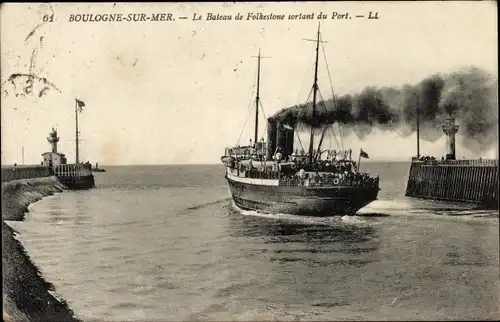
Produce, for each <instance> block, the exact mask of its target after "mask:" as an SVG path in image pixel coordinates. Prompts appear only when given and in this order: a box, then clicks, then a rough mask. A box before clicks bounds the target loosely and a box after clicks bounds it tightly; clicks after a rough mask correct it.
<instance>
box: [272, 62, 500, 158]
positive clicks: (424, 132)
mask: <svg viewBox="0 0 500 322" xmlns="http://www.w3.org/2000/svg"><path fill="white" fill-rule="evenodd" d="M497 87H498V81H497V79H496V78H494V77H493V76H492V75H491V74H489V73H488V72H486V71H484V70H481V69H479V68H476V67H468V68H463V69H460V70H458V71H456V72H453V73H450V74H445V75H443V74H435V75H432V76H429V77H427V78H426V79H424V80H422V81H421V82H419V83H418V84H414V85H408V84H407V85H404V86H401V87H399V88H392V87H382V88H378V87H373V86H370V87H367V88H365V89H364V90H362V91H361V92H360V93H357V94H349V95H344V96H341V97H338V98H336V99H335V100H333V99H329V100H327V101H325V102H319V103H318V104H317V106H316V111H315V113H314V116H313V113H312V103H308V104H301V105H296V106H292V107H290V108H286V109H283V110H281V111H279V112H277V113H276V114H275V115H273V116H271V118H274V119H278V120H280V121H281V122H283V123H287V124H289V125H292V126H295V127H298V128H310V127H313V128H320V127H323V126H325V125H329V124H333V123H334V122H339V123H341V124H343V125H344V128H345V129H346V128H347V131H348V132H351V131H353V132H354V133H355V134H356V136H357V137H358V138H360V139H363V138H365V137H366V136H367V135H369V134H370V133H371V131H372V130H373V129H374V128H378V129H382V130H387V131H396V132H397V133H399V135H401V136H408V135H410V134H412V133H413V132H415V131H416V128H417V126H416V119H417V114H418V117H419V120H420V122H419V123H420V137H421V138H422V139H423V140H426V141H435V140H437V139H439V138H440V137H441V136H442V135H444V133H443V130H442V125H443V124H444V120H445V118H446V117H447V116H449V115H452V116H454V117H455V118H456V123H457V124H458V125H459V126H460V128H459V132H458V133H459V134H461V137H462V139H463V144H464V145H465V146H466V147H467V148H468V149H470V150H472V151H475V152H482V151H484V150H486V149H488V148H490V147H491V146H493V145H495V144H496V142H497V141H498V107H497V103H498V96H497ZM417 108H418V113H417Z"/></svg>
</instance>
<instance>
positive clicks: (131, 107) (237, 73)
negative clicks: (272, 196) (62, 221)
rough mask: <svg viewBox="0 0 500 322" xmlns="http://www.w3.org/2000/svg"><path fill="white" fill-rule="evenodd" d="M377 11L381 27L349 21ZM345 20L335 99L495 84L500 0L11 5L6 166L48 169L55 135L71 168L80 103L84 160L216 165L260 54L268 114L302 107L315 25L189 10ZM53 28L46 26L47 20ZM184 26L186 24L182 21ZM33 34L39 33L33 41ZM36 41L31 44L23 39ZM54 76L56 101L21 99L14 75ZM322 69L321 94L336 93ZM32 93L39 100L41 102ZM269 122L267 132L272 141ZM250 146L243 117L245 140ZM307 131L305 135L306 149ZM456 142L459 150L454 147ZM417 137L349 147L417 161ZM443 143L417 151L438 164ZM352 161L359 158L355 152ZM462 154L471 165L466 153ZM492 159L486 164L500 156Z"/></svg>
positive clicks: (334, 41)
mask: <svg viewBox="0 0 500 322" xmlns="http://www.w3.org/2000/svg"><path fill="white" fill-rule="evenodd" d="M370 11H372V12H378V16H379V19H378V20H367V19H363V18H354V16H356V15H368V13H369V12H370ZM259 12H260V13H263V14H270V13H273V14H285V15H286V16H288V14H298V13H303V14H311V13H314V15H315V16H317V14H319V13H320V12H323V13H326V14H327V15H328V18H330V17H331V15H332V13H333V12H338V13H349V15H350V16H351V17H353V18H352V19H348V20H337V19H335V20H332V19H326V20H322V22H321V29H322V37H323V40H325V41H327V42H328V43H326V45H325V49H326V53H327V55H326V57H327V59H328V67H329V69H330V73H331V78H332V85H333V88H334V90H335V92H336V93H337V94H346V93H355V92H357V91H360V90H361V89H363V88H364V87H366V86H370V85H375V86H401V85H403V84H405V83H417V82H418V81H420V80H422V79H423V78H425V77H427V76H428V75H430V74H433V73H437V72H443V73H446V72H450V71H453V70H455V69H457V68H460V67H463V66H469V65H474V66H477V67H480V68H483V69H485V70H487V71H489V72H491V73H494V74H495V75H496V73H497V72H496V71H497V56H498V52H497V47H498V44H497V31H496V25H497V16H496V4H494V3H493V2H480V3H478V2H453V3H444V2H418V3H417V2H415V3H410V2H401V3H396V2H392V3H381V2H366V3H354V2H345V3H332V2H329V3H320V2H318V3H290V4H288V3H263V4H258V3H251V4H221V3H207V4H195V3H186V4H160V3H155V4H112V3H107V4H104V3H103V4H53V5H51V6H48V5H37V4H4V5H2V7H1V10H0V14H1V17H0V23H1V26H0V27H1V31H0V32H1V81H2V101H1V103H2V105H1V106H2V108H1V113H2V118H1V120H2V124H1V130H2V164H12V163H14V162H17V163H20V162H21V158H22V152H21V151H22V147H23V146H24V151H25V163H26V164H34V163H39V162H40V160H41V157H40V154H41V153H43V152H45V151H48V150H49V144H48V142H47V140H46V137H47V136H48V133H49V132H50V130H51V127H57V129H58V133H59V136H60V137H61V141H60V144H59V150H60V151H61V152H63V153H66V155H67V157H68V159H69V160H70V161H72V160H74V155H75V152H74V151H75V148H74V137H75V125H74V122H75V120H74V107H75V98H79V99H81V100H82V101H84V102H85V104H86V106H85V108H84V111H83V112H82V113H81V114H80V131H81V138H82V140H83V141H82V142H81V158H82V159H83V160H84V161H85V160H90V161H91V162H93V163H95V162H99V163H101V164H170V163H218V162H219V160H220V155H221V154H223V153H224V148H225V146H227V145H233V144H235V143H236V142H237V140H238V137H239V136H240V133H241V132H242V128H243V126H244V125H245V120H246V119H247V115H248V111H249V105H250V104H251V103H252V99H253V95H254V94H253V93H254V90H255V87H254V84H255V78H256V59H255V58H253V57H252V56H255V55H256V54H257V52H258V50H259V48H260V49H261V51H262V54H263V55H265V56H270V57H271V58H270V59H265V60H263V62H262V75H261V76H262V78H261V99H262V104H263V107H264V110H265V113H266V115H268V116H269V115H271V114H273V113H274V112H276V111H277V110H280V109H281V108H283V107H287V106H291V105H294V104H298V103H304V102H305V101H306V99H307V96H308V93H309V90H310V88H311V86H312V80H313V71H314V43H311V42H306V41H304V40H303V39H304V38H314V37H315V32H316V29H317V26H318V20H284V21H263V20H242V21H235V20H234V19H233V20H232V21H206V20H201V21H192V16H193V14H194V13H197V14H198V15H203V16H204V17H206V15H207V13H212V14H224V15H232V16H233V18H234V16H235V15H236V14H238V13H241V14H243V16H244V17H245V18H246V16H247V13H259ZM84 13H93V14H94V15H97V14H112V13H122V14H124V15H125V16H127V15H128V14H129V13H144V14H146V15H147V16H150V15H151V14H154V13H172V14H173V17H175V18H176V21H174V22H152V21H145V22H86V23H84V22H79V23H76V22H69V21H68V20H69V17H70V15H71V14H73V15H74V14H84ZM52 14H53V15H54V21H53V22H50V21H49V22H47V23H42V24H40V23H41V22H42V20H43V16H44V15H48V17H50V15H52ZM180 16H186V17H188V19H185V20H181V19H178V17H180ZM32 31H34V32H32ZM28 36H29V37H28ZM30 65H31V71H32V73H33V74H35V75H37V76H39V77H45V78H46V79H47V80H49V81H50V82H51V83H53V84H54V85H55V86H56V87H57V88H58V89H59V91H57V90H55V89H53V88H52V89H51V90H48V91H46V92H45V94H44V95H42V96H41V97H38V95H28V96H26V97H21V96H17V97H16V95H15V93H16V91H17V92H18V91H19V84H20V83H18V87H17V89H15V88H14V87H13V86H12V84H11V83H10V82H8V81H7V80H8V78H9V76H10V75H12V74H14V73H29V71H30ZM325 67H326V65H325V64H324V62H321V63H320V77H319V78H320V80H319V85H320V88H321V91H322V93H323V95H324V96H325V98H328V97H330V96H331V88H330V83H329V81H328V74H327V72H326V70H325ZM35 94H36V93H35ZM263 123H264V118H262V119H261V124H262V126H261V130H260V134H263V133H264V128H263V125H264V124H263ZM251 137H253V119H252V117H250V118H249V119H248V124H247V125H246V127H245V130H244V131H243V135H242V139H241V141H242V143H246V142H248V139H249V138H251ZM306 137H307V135H303V136H302V137H301V139H302V140H303V142H304V141H307V140H306ZM458 141H460V140H458ZM415 142H416V138H415V136H414V135H413V136H409V137H406V138H402V137H400V136H399V135H398V133H396V132H393V133H388V132H377V131H375V132H373V133H372V135H370V136H368V137H367V138H366V139H364V140H362V141H361V140H359V139H358V138H356V137H355V136H347V137H345V138H344V146H346V147H348V148H352V149H353V150H354V151H358V150H359V149H360V148H363V149H364V150H365V151H367V152H368V153H369V154H370V157H371V160H374V161H375V160H408V159H409V158H411V156H412V155H414V154H415V153H416V147H415V146H416V144H415ZM444 147H445V145H444V137H443V138H441V139H440V140H438V141H436V142H421V149H422V151H423V153H424V154H429V155H437V156H441V155H443V153H444ZM356 154H357V152H356ZM457 154H458V155H459V157H460V158H461V157H464V156H465V157H473V156H474V155H473V154H472V152H470V151H467V150H465V149H464V148H463V147H461V145H460V143H459V144H458V146H457ZM496 155H497V152H496V151H495V150H492V151H490V152H488V153H485V154H484V155H482V157H495V156H496Z"/></svg>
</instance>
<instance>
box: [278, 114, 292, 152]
mask: <svg viewBox="0 0 500 322" xmlns="http://www.w3.org/2000/svg"><path fill="white" fill-rule="evenodd" d="M277 128H278V133H277V138H276V142H277V147H280V148H281V149H282V150H283V154H284V155H283V156H284V157H287V156H289V155H291V154H292V153H293V139H294V130H293V127H291V126H290V125H288V124H284V123H281V122H278V125H277Z"/></svg>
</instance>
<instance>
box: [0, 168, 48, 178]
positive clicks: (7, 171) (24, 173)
mask: <svg viewBox="0 0 500 322" xmlns="http://www.w3.org/2000/svg"><path fill="white" fill-rule="evenodd" d="M53 175H54V171H53V170H52V169H51V168H50V167H47V166H42V165H17V166H2V182H7V181H12V180H21V179H32V178H43V177H50V176H53Z"/></svg>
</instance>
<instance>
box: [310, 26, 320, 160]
mask: <svg viewBox="0 0 500 322" xmlns="http://www.w3.org/2000/svg"><path fill="white" fill-rule="evenodd" d="M318 58H319V24H318V34H317V37H316V63H315V66H314V85H313V102H312V116H311V120H312V121H313V124H312V125H311V139H310V140H309V162H310V163H312V162H313V150H314V114H315V111H316V93H317V91H318Z"/></svg>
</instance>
